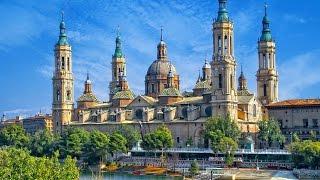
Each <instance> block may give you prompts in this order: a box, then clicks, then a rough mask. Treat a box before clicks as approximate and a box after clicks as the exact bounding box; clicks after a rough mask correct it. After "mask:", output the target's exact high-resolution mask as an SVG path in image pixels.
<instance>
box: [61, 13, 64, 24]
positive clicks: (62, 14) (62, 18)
mask: <svg viewBox="0 0 320 180" xmlns="http://www.w3.org/2000/svg"><path fill="white" fill-rule="evenodd" d="M61 21H62V22H63V21H64V12H63V11H61Z"/></svg>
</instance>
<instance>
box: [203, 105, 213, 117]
mask: <svg viewBox="0 0 320 180" xmlns="http://www.w3.org/2000/svg"><path fill="white" fill-rule="evenodd" d="M204 111H205V113H206V115H207V116H208V117H210V116H212V107H211V106H208V107H206V109H205V110H204Z"/></svg>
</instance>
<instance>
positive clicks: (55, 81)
mask: <svg viewBox="0 0 320 180" xmlns="http://www.w3.org/2000/svg"><path fill="white" fill-rule="evenodd" d="M54 56H55V71H54V74H53V78H52V85H53V103H52V116H53V123H54V130H55V132H57V133H59V132H61V131H62V125H66V124H68V123H69V122H71V120H72V117H73V105H74V99H73V94H74V93H73V91H74V90H73V75H72V52H71V46H70V45H69V43H68V39H67V34H66V26H65V23H64V19H63V14H62V20H61V23H60V36H59V40H58V42H57V43H56V45H55V48H54Z"/></svg>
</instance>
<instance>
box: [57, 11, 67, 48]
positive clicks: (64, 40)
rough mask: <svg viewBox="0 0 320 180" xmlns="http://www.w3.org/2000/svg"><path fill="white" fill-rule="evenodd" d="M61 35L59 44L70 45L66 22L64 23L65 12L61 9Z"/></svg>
mask: <svg viewBox="0 0 320 180" xmlns="http://www.w3.org/2000/svg"><path fill="white" fill-rule="evenodd" d="M59 28H60V35H59V40H58V42H57V45H69V44H68V39H67V34H66V24H65V23H64V12H63V11H61V22H60V27H59Z"/></svg>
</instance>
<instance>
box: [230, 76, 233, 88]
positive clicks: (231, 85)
mask: <svg viewBox="0 0 320 180" xmlns="http://www.w3.org/2000/svg"><path fill="white" fill-rule="evenodd" d="M230 88H231V89H233V76H232V74H230Z"/></svg>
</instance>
